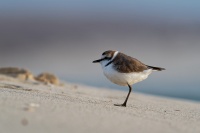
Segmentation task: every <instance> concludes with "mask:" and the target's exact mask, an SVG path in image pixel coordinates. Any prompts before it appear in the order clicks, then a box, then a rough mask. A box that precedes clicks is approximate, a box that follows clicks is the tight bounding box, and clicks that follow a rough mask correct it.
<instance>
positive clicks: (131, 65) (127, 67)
mask: <svg viewBox="0 0 200 133" xmlns="http://www.w3.org/2000/svg"><path fill="white" fill-rule="evenodd" d="M113 67H114V69H116V70H117V71H119V72H121V73H131V72H142V71H144V70H147V69H148V67H147V66H146V65H145V64H143V63H142V62H140V61H139V60H137V59H135V58H132V57H130V56H127V55H125V54H123V53H120V52H119V53H118V55H117V56H116V57H115V59H114V60H113Z"/></svg>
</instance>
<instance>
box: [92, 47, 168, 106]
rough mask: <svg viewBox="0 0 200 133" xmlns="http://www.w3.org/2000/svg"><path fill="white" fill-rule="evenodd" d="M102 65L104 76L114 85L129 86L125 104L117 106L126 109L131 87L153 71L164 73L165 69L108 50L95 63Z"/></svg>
mask: <svg viewBox="0 0 200 133" xmlns="http://www.w3.org/2000/svg"><path fill="white" fill-rule="evenodd" d="M98 62H99V63H101V66H102V69H103V73H104V75H105V76H106V77H107V78H108V79H109V80H110V81H111V82H113V83H115V84H117V85H121V86H128V87H129V92H128V95H127V97H126V99H125V101H124V103H123V104H114V105H115V106H123V107H126V103H127V101H128V98H129V95H130V93H131V91H132V87H131V85H133V84H135V83H137V82H140V81H142V80H144V79H146V78H147V77H148V76H149V74H151V72H152V71H162V70H165V69H164V68H160V67H154V66H149V65H145V64H144V63H142V62H140V61H139V60H137V59H135V58H133V57H130V56H128V55H125V54H123V53H121V52H118V51H113V50H108V51H105V52H103V54H102V57H101V59H99V60H95V61H93V63H98Z"/></svg>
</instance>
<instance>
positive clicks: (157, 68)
mask: <svg viewBox="0 0 200 133" xmlns="http://www.w3.org/2000/svg"><path fill="white" fill-rule="evenodd" d="M147 67H148V68H150V69H153V70H155V71H162V70H165V68H161V67H154V66H147Z"/></svg>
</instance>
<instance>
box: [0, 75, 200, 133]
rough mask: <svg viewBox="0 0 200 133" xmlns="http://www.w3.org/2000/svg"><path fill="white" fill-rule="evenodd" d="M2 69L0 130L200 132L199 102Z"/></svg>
mask: <svg viewBox="0 0 200 133" xmlns="http://www.w3.org/2000/svg"><path fill="white" fill-rule="evenodd" d="M126 95H127V92H125V91H117V90H109V89H105V88H94V87H89V86H83V85H73V84H70V83H65V84H64V86H54V85H50V84H47V85H45V84H42V83H39V82H34V81H19V80H17V79H13V78H9V77H6V76H2V75H0V133H45V132H46V133H55V132H57V133H62V132H63V133H111V132H112V133H122V132H123V133H125V132H132V133H200V103H198V102H192V101H181V100H177V99H169V98H162V97H155V96H149V95H144V94H138V93H131V95H130V99H129V101H128V104H127V107H126V108H125V107H117V106H114V105H113V104H115V103H122V102H123V101H124V99H125V97H126Z"/></svg>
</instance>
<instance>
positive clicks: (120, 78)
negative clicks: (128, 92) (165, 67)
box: [101, 61, 152, 86]
mask: <svg viewBox="0 0 200 133" xmlns="http://www.w3.org/2000/svg"><path fill="white" fill-rule="evenodd" d="M106 64H107V61H102V62H101V66H102V69H103V72H104V75H105V76H106V77H107V78H108V79H109V80H110V81H111V82H113V83H115V84H118V85H121V86H127V83H128V84H129V85H132V84H135V83H137V82H140V81H142V80H144V79H146V78H147V77H148V76H149V74H151V72H152V69H148V70H145V71H143V72H139V73H136V72H132V73H119V72H118V71H116V70H115V69H113V65H112V64H110V65H108V66H106V67H105V65H106Z"/></svg>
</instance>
